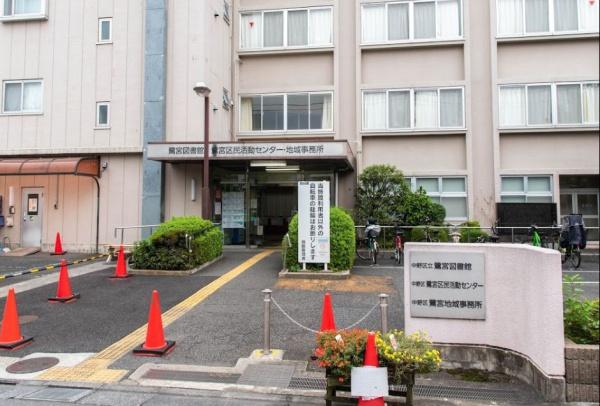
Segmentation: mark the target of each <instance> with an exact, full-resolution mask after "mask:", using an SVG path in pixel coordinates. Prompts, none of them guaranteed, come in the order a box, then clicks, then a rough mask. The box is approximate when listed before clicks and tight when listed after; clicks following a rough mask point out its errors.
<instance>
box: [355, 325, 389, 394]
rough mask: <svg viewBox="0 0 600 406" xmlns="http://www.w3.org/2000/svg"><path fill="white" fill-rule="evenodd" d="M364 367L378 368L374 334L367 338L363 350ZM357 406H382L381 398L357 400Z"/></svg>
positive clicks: (371, 333)
mask: <svg viewBox="0 0 600 406" xmlns="http://www.w3.org/2000/svg"><path fill="white" fill-rule="evenodd" d="M364 366H365V367H375V368H379V359H378V357H377V348H376V347H375V333H373V332H370V333H369V335H368V336H367V347H366V349H365V363H364ZM358 406H384V401H383V397H378V398H365V397H363V396H361V397H360V398H358Z"/></svg>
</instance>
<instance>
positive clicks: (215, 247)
mask: <svg viewBox="0 0 600 406" xmlns="http://www.w3.org/2000/svg"><path fill="white" fill-rule="evenodd" d="M186 234H187V235H188V236H190V237H191V243H190V248H191V252H190V250H189V249H188V247H187V244H186ZM222 252H223V233H222V231H221V230H220V229H218V228H217V227H215V226H214V225H213V224H212V223H211V222H210V221H208V220H203V219H201V218H200V217H194V216H189V217H175V218H173V219H172V220H170V221H167V222H165V223H163V224H161V225H160V227H158V228H157V229H156V231H155V232H154V233H153V234H152V235H151V236H150V237H148V238H147V239H145V240H143V241H140V242H138V243H136V245H135V247H134V249H133V253H132V256H131V262H132V266H133V267H135V268H137V269H162V270H187V269H193V268H196V267H198V266H200V265H202V264H204V263H206V262H208V261H211V260H213V259H214V258H217V257H218V256H220V255H221V253H222Z"/></svg>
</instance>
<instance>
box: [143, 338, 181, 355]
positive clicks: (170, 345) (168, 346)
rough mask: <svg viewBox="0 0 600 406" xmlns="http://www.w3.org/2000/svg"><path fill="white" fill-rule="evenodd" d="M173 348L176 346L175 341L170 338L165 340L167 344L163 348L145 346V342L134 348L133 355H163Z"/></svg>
mask: <svg viewBox="0 0 600 406" xmlns="http://www.w3.org/2000/svg"><path fill="white" fill-rule="evenodd" d="M173 348H175V341H169V340H165V346H164V347H163V348H154V349H149V348H145V347H144V344H142V345H140V346H139V347H136V348H135V349H134V350H133V355H137V356H140V357H162V356H164V355H167V354H168V353H170V352H171V351H173Z"/></svg>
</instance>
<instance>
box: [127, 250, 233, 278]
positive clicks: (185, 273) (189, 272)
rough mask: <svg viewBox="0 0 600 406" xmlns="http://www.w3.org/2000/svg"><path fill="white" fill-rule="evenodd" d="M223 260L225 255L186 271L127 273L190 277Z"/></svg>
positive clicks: (131, 272)
mask: <svg viewBox="0 0 600 406" xmlns="http://www.w3.org/2000/svg"><path fill="white" fill-rule="evenodd" d="M221 259H223V255H221V256H219V257H217V258H215V259H213V260H212V261H208V262H205V263H203V264H202V265H200V266H199V267H196V268H193V269H188V270H185V271H174V270H173V271H170V270H167V269H133V268H129V269H128V270H127V272H128V273H129V274H130V275H142V276H189V275H193V274H195V273H196V272H200V271H202V270H203V269H204V268H207V267H209V266H211V265H212V264H214V263H215V262H217V261H220V260H221Z"/></svg>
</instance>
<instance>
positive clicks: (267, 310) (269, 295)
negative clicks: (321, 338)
mask: <svg viewBox="0 0 600 406" xmlns="http://www.w3.org/2000/svg"><path fill="white" fill-rule="evenodd" d="M261 293H262V294H263V296H264V297H263V302H264V323H263V327H264V331H263V355H269V354H270V353H271V303H273V304H274V305H275V307H276V308H277V309H278V310H279V311H280V312H281V314H283V315H284V316H285V317H286V318H287V319H288V320H289V321H290V322H291V323H293V324H295V325H296V326H297V327H298V328H300V329H302V330H304V331H307V332H309V333H313V334H316V333H318V332H319V331H317V330H314V329H312V328H310V327H307V326H305V325H303V324H302V323H300V322H299V321H297V320H295V319H294V318H293V317H292V316H290V315H289V314H288V312H286V311H285V310H284V309H283V308H282V307H281V305H279V303H277V301H276V300H275V298H274V297H273V291H272V290H271V289H264V290H262V291H261ZM388 299H389V295H386V294H385V293H381V294H380V295H379V303H377V304H375V305H374V306H373V307H371V309H369V311H368V312H367V313H365V314H364V315H363V316H362V317H361V318H359V319H358V320H357V321H356V322H354V323H352V324H351V325H349V326H347V327H344V328H340V329H338V330H349V329H351V328H354V327H356V326H358V325H359V324H360V323H362V322H363V321H365V320H366V319H367V318H368V317H369V316H370V315H371V314H372V313H373V312H374V311H375V309H377V308H378V307H379V309H380V317H381V332H382V333H387V331H388V305H389V304H388Z"/></svg>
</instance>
